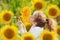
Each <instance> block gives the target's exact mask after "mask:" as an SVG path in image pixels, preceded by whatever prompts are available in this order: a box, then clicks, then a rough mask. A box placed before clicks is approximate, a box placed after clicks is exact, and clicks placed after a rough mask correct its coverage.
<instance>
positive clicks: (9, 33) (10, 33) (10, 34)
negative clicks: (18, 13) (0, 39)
mask: <svg viewBox="0 0 60 40" xmlns="http://www.w3.org/2000/svg"><path fill="white" fill-rule="evenodd" d="M4 36H5V37H6V38H8V39H11V38H13V37H14V31H13V30H12V29H7V30H5V32H4Z"/></svg>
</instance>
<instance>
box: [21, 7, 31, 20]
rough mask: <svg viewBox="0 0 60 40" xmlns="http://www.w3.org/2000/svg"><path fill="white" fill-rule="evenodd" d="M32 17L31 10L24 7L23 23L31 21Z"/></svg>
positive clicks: (22, 13) (22, 11) (22, 12)
mask: <svg viewBox="0 0 60 40" xmlns="http://www.w3.org/2000/svg"><path fill="white" fill-rule="evenodd" d="M30 15H31V10H30V8H29V7H28V6H26V7H24V8H23V9H22V10H21V16H20V17H21V19H22V21H29V18H30Z"/></svg>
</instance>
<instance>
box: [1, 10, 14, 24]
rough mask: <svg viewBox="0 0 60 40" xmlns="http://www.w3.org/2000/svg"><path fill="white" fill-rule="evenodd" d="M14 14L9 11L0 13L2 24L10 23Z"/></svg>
mask: <svg viewBox="0 0 60 40" xmlns="http://www.w3.org/2000/svg"><path fill="white" fill-rule="evenodd" d="M13 15H14V14H13V13H12V12H11V11H8V10H5V11H2V13H1V21H2V23H3V24H4V23H10V22H11V18H12V16H13Z"/></svg>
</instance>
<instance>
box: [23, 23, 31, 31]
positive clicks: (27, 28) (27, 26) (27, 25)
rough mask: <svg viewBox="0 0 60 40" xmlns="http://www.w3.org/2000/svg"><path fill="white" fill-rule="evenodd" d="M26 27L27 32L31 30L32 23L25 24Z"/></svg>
mask: <svg viewBox="0 0 60 40" xmlns="http://www.w3.org/2000/svg"><path fill="white" fill-rule="evenodd" d="M24 25H25V27H26V30H27V31H29V30H30V28H31V26H32V23H30V22H24Z"/></svg>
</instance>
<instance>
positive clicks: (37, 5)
mask: <svg viewBox="0 0 60 40" xmlns="http://www.w3.org/2000/svg"><path fill="white" fill-rule="evenodd" d="M44 7H45V2H44V1H42V0H34V1H33V2H32V8H33V9H35V10H41V9H43V8H44Z"/></svg>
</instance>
